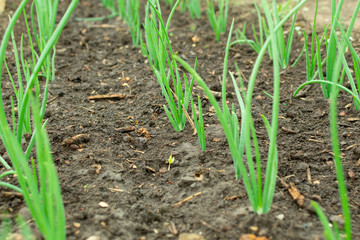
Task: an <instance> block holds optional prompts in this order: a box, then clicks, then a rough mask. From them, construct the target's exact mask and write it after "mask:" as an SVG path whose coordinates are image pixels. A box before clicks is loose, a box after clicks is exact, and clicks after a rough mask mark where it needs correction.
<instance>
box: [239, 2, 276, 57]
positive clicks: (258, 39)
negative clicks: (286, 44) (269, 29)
mask: <svg viewBox="0 0 360 240" xmlns="http://www.w3.org/2000/svg"><path fill="white" fill-rule="evenodd" d="M254 7H255V9H256V13H257V17H258V23H259V36H258V34H257V33H256V29H255V26H254V24H253V25H252V32H253V37H254V40H250V39H248V38H247V37H246V35H245V34H246V22H245V23H244V27H243V30H242V31H240V29H236V32H235V33H236V39H237V42H238V43H239V44H243V43H246V44H248V45H249V46H250V47H251V48H252V49H254V51H255V52H256V53H259V52H260V49H261V48H262V46H263V45H264V35H265V32H264V31H265V29H264V28H263V24H264V23H265V22H264V19H263V18H262V16H261V13H260V10H259V7H258V5H257V4H256V2H254ZM269 54H270V52H269Z"/></svg>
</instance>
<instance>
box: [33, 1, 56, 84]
mask: <svg viewBox="0 0 360 240" xmlns="http://www.w3.org/2000/svg"><path fill="white" fill-rule="evenodd" d="M34 5H35V9H36V19H37V21H35V14H34ZM58 5H59V0H34V2H33V3H32V5H31V23H32V28H33V34H34V37H35V42H36V45H37V47H38V49H39V51H40V53H42V52H43V51H44V48H45V45H46V43H47V42H48V41H49V40H50V37H51V36H52V34H53V33H54V30H55V27H56V15H57V10H58ZM36 23H37V28H36ZM36 29H37V30H36ZM37 31H38V32H37ZM28 32H29V31H28ZM29 36H30V32H29ZM30 42H31V40H30ZM31 43H32V42H31ZM55 45H56V44H55ZM55 45H54V46H55ZM31 46H32V45H31ZM31 49H32V54H33V62H34V64H35V59H34V55H36V53H35V51H34V49H33V48H31ZM55 54H56V49H55V48H54V49H53V50H52V54H49V55H48V56H47V58H46V60H45V62H44V65H43V69H42V72H43V74H44V75H45V76H46V78H51V80H54V79H55V69H54V61H55Z"/></svg>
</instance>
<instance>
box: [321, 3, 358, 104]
mask: <svg viewBox="0 0 360 240" xmlns="http://www.w3.org/2000/svg"><path fill="white" fill-rule="evenodd" d="M342 4H343V0H339V1H338V4H336V0H332V1H331V26H332V28H333V29H334V30H335V31H331V32H330V36H329V39H328V41H327V42H326V80H327V81H333V80H335V81H336V82H337V83H342V81H343V76H344V75H342V76H341V78H340V79H337V78H334V77H333V74H334V68H335V64H336V61H337V59H338V54H339V52H338V47H337V45H338V43H337V41H336V30H337V27H338V26H340V24H339V18H340V11H341V9H342ZM359 9H360V1H358V2H357V4H356V6H355V8H354V13H353V15H352V17H351V20H350V23H349V26H348V28H347V31H346V38H347V39H349V37H350V35H351V32H352V29H353V27H354V24H355V20H356V17H357V15H358V13H359ZM340 45H341V49H342V51H343V53H345V50H346V48H347V45H348V44H347V42H346V41H345V40H342V41H341V44H340ZM319 71H320V70H319ZM322 88H323V93H324V97H325V98H330V93H331V92H332V91H331V85H327V84H324V85H322Z"/></svg>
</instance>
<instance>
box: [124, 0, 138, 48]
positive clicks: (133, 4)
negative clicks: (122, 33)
mask: <svg viewBox="0 0 360 240" xmlns="http://www.w3.org/2000/svg"><path fill="white" fill-rule="evenodd" d="M139 9H140V1H139V0H126V12H125V21H126V23H127V25H128V26H129V28H130V33H131V38H132V42H133V44H134V46H135V47H137V46H139V44H140V38H141V36H142V32H141V31H140V26H141V22H140V14H139Z"/></svg>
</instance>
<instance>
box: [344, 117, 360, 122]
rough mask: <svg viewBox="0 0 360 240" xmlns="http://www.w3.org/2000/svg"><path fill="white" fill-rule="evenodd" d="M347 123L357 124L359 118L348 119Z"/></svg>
mask: <svg viewBox="0 0 360 240" xmlns="http://www.w3.org/2000/svg"><path fill="white" fill-rule="evenodd" d="M347 120H348V121H349V122H357V121H359V120H360V119H359V118H348V119H347Z"/></svg>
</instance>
